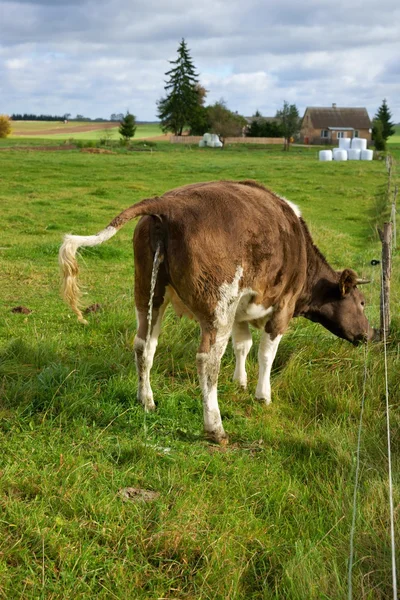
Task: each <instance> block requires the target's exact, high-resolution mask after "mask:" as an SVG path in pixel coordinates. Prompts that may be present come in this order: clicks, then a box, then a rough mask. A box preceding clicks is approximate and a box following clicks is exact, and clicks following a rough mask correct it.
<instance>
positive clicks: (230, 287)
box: [214, 265, 243, 334]
mask: <svg viewBox="0 0 400 600" xmlns="http://www.w3.org/2000/svg"><path fill="white" fill-rule="evenodd" d="M242 276H243V267H242V266H240V265H239V266H238V267H237V269H236V273H235V276H234V278H233V281H232V282H231V283H227V282H224V283H223V284H222V285H221V286H220V288H219V300H218V303H217V306H216V307H215V323H214V324H215V327H216V329H217V330H218V331H221V334H222V333H223V332H225V330H227V329H229V333H230V332H231V329H232V325H233V320H234V317H235V313H236V309H237V305H238V303H239V301H240V298H241V295H242V293H240V292H239V282H240V280H241V278H242Z"/></svg>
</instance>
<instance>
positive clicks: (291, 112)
mask: <svg viewBox="0 0 400 600" xmlns="http://www.w3.org/2000/svg"><path fill="white" fill-rule="evenodd" d="M276 117H277V119H278V120H279V124H280V127H281V130H282V135H283V137H284V138H285V145H284V150H289V148H290V143H291V141H292V138H293V137H294V136H295V135H296V134H297V133H298V132H299V131H300V127H301V121H300V115H299V111H298V110H297V106H296V105H295V104H289V103H288V102H286V100H285V101H284V103H283V108H282V110H278V111H277V113H276Z"/></svg>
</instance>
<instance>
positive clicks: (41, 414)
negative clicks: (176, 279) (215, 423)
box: [0, 141, 400, 600]
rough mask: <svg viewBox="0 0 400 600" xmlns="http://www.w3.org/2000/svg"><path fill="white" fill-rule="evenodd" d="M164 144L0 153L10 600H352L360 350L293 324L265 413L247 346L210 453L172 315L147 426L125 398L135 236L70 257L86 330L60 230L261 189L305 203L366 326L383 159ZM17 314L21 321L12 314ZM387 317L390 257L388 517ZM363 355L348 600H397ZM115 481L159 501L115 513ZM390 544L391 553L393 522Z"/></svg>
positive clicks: (375, 391) (373, 383) (379, 392)
mask: <svg viewBox="0 0 400 600" xmlns="http://www.w3.org/2000/svg"><path fill="white" fill-rule="evenodd" d="M6 144H7V142H6V141H5V142H1V143H0V147H1V146H4V147H6ZM155 150H156V151H154V152H152V153H150V152H149V153H147V152H137V153H132V154H115V155H91V154H82V153H80V152H79V151H69V152H46V153H45V152H25V151H19V152H17V151H4V152H0V203H1V216H2V234H1V241H0V248H1V249H0V257H1V265H2V267H1V270H0V289H1V295H0V313H1V318H0V340H1V341H0V368H1V371H0V372H1V381H0V503H1V516H0V598H4V599H7V600H8V599H12V598H28V599H30V598H32V599H36V598H46V599H58V598H71V599H72V598H74V599H75V598H87V599H91V598H94V597H98V598H104V599H106V598H107V599H108V598H121V599H125V598H135V599H136V598H137V599H139V600H140V599H143V600H144V599H146V600H147V599H157V598H171V599H173V598H174V599H178V598H179V599H181V598H182V599H183V598H186V599H196V600H197V599H201V600H204V599H210V600H214V599H221V600H222V599H229V600H231V599H232V600H233V599H235V600H242V599H247V598H249V599H252V600H256V599H257V600H258V599H263V600H266V599H282V600H300V599H304V600H311V599H315V600H316V599H318V600H319V599H325V600H327V599H330V600H337V599H339V598H346V597H347V560H348V555H349V550H348V546H349V533H350V524H351V506H352V500H353V478H354V464H355V463H354V456H355V448H356V440H357V428H358V419H359V405H360V399H361V395H362V387H363V366H364V351H363V349H362V348H353V347H352V346H350V345H349V344H347V343H346V342H343V341H340V340H338V339H336V338H334V337H333V336H332V335H331V334H329V333H328V332H327V331H325V330H324V329H323V328H322V327H320V326H317V325H314V324H311V323H308V322H305V321H304V320H301V319H299V320H295V321H293V323H292V325H291V327H290V329H289V331H288V333H287V335H286V336H285V337H284V339H283V341H282V342H281V345H280V348H279V351H278V355H277V359H276V363H275V365H274V370H273V376H272V384H273V404H272V405H271V407H269V408H268V409H265V408H264V407H262V406H261V405H260V404H258V403H257V402H256V401H255V400H254V397H253V393H254V389H255V383H256V378H257V346H256V344H255V345H254V346H253V349H252V351H251V353H250V360H249V365H248V374H249V391H248V392H243V391H239V390H238V389H237V388H236V386H235V385H234V384H233V383H232V381H231V378H232V374H233V363H234V358H233V353H232V350H231V348H229V349H228V350H227V352H226V355H225V357H224V359H223V365H222V369H221V374H220V379H219V398H220V408H221V412H222V418H223V422H224V425H225V428H226V430H227V432H228V434H229V437H230V443H229V445H228V446H227V447H226V448H219V447H215V446H212V445H209V444H208V443H207V442H206V441H205V440H204V439H203V437H202V409H201V400H200V391H199V387H198V383H197V375H196V366H195V354H196V351H197V345H198V339H199V336H198V327H197V325H196V324H195V323H192V322H189V321H185V320H182V321H179V320H177V319H176V317H175V316H174V315H173V314H172V313H170V312H169V313H168V314H167V316H166V319H165V323H164V326H163V333H162V335H161V338H160V345H159V348H158V351H157V355H156V360H155V366H154V369H153V373H152V384H153V389H154V392H155V398H156V402H157V411H156V412H155V413H154V414H151V415H145V414H144V413H143V411H142V409H141V408H140V407H139V406H138V405H137V403H136V397H135V396H136V374H135V369H134V364H133V359H132V342H133V337H134V332H135V316H134V314H135V313H134V303H133V293H132V281H133V261H132V254H131V236H132V229H133V227H132V226H131V227H130V226H127V227H126V228H124V229H122V230H121V231H120V232H119V234H118V236H116V237H115V238H113V239H112V240H110V241H109V242H108V243H107V244H106V245H104V246H101V247H99V248H98V249H95V250H87V251H85V252H84V253H83V255H82V257H81V260H80V265H81V275H80V277H81V281H82V283H84V284H85V286H86V290H87V296H86V300H85V301H86V302H87V304H91V303H93V302H99V303H100V304H101V305H102V307H103V310H102V312H99V313H94V314H92V315H91V316H90V317H89V320H90V324H89V326H88V327H82V326H80V325H79V324H78V323H77V321H76V318H75V315H73V314H71V312H70V311H69V310H68V309H67V307H65V306H64V305H63V304H62V302H61V300H60V298H59V294H58V270H57V251H58V247H59V244H60V241H61V239H62V236H63V234H64V233H66V232H73V233H77V234H92V233H95V232H96V231H98V230H99V229H102V228H103V227H104V226H105V225H107V224H108V223H109V222H110V220H111V219H112V218H113V217H114V216H115V215H116V214H117V213H118V212H119V211H120V210H122V209H123V208H125V207H127V206H129V205H130V204H132V203H134V202H136V201H138V200H140V199H141V198H144V197H148V196H153V195H156V194H161V193H163V192H164V191H166V190H168V189H170V188H172V187H175V186H177V185H182V184H185V183H190V182H194V181H206V180H213V179H224V178H229V179H243V178H254V179H257V180H258V181H260V182H262V183H265V184H267V185H268V186H269V187H271V188H272V189H274V190H275V191H277V192H278V193H280V194H282V195H285V196H286V197H287V198H289V199H290V200H292V201H294V202H296V203H297V204H298V205H299V206H300V207H301V209H302V212H303V215H304V217H305V218H306V220H307V222H308V224H309V226H310V228H311V230H312V233H313V236H314V239H315V241H316V242H317V244H318V245H319V247H320V249H321V250H322V251H323V252H324V253H325V254H326V256H327V258H328V259H329V261H330V262H331V264H333V266H335V267H336V268H338V269H339V268H342V267H344V266H352V267H353V268H355V269H356V270H358V272H359V273H360V274H362V275H363V276H366V277H370V278H371V279H372V282H373V283H372V284H371V286H369V287H368V288H366V289H365V292H366V296H367V301H368V304H369V308H368V314H369V316H370V319H371V321H372V322H373V323H374V324H375V325H376V324H377V323H378V320H379V272H378V271H377V270H376V267H375V268H373V267H371V266H370V264H369V263H370V260H371V259H372V258H379V255H380V248H379V243H378V242H377V237H376V230H375V226H376V222H379V223H381V222H382V221H383V220H384V218H385V217H386V207H385V206H384V205H382V193H383V190H384V189H385V186H386V172H385V165H384V162H383V161H374V162H372V163H368V162H365V163H362V162H360V163H355V162H349V163H320V162H318V160H317V152H316V151H315V150H308V149H301V148H299V149H293V151H291V153H289V155H286V154H284V153H282V152H281V150H280V149H276V148H268V149H263V150H259V151H257V152H255V151H251V150H249V149H247V148H243V147H241V148H235V147H233V146H232V147H228V148H227V149H226V150H224V151H222V152H220V151H214V150H212V149H206V150H201V149H198V148H195V147H193V148H188V147H178V146H172V145H170V144H158V145H157V147H156V149H155ZM17 305H24V306H26V307H28V308H30V309H31V310H32V311H33V312H32V313H31V314H29V315H24V314H15V313H12V312H11V309H12V308H13V307H15V306H17ZM398 312H399V284H398V256H397V254H396V255H395V256H394V276H393V280H392V314H393V329H392V337H391V340H390V343H389V346H388V357H389V369H388V372H389V384H390V402H391V405H392V413H391V418H392V444H393V446H392V452H393V474H394V490H395V507H398V504H399V499H400V496H399V439H400V436H399V433H400V431H399V426H400V419H399V412H398V404H399V393H400V384H399V377H398V372H399V367H400V364H399V363H400V359H399V354H398V348H399V341H400V335H399V325H400V321H399V318H398ZM254 337H255V339H257V337H258V336H257V334H256V335H255V336H254ZM367 364H368V378H367V387H366V408H365V417H364V418H365V421H364V432H363V439H362V454H361V467H362V468H361V481H360V491H359V497H358V500H359V504H358V506H359V511H358V516H357V527H356V537H355V559H356V563H355V567H354V577H353V589H354V595H353V597H354V598H357V599H358V598H360V599H361V598H366V599H371V600H372V599H374V600H375V599H379V600H381V599H386V598H391V574H390V538H389V520H388V519H389V505H388V495H387V462H386V445H385V444H386V432H385V411H384V367H383V355H382V347H381V346H380V345H376V346H374V347H371V348H370V349H369V351H368V355H367ZM127 486H133V487H142V488H146V489H151V490H154V491H157V492H159V493H160V495H159V497H158V499H157V500H156V501H154V502H153V503H151V504H132V503H126V502H123V501H122V500H121V499H120V497H119V496H118V490H120V489H121V488H124V487H127ZM396 510H397V509H396ZM396 520H397V522H398V512H396ZM396 535H397V547H399V545H400V539H399V537H398V526H396Z"/></svg>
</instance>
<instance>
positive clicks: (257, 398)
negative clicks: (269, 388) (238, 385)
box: [256, 396, 271, 406]
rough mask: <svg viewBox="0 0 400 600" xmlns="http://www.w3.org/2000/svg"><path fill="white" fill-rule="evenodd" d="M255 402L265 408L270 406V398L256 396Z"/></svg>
mask: <svg viewBox="0 0 400 600" xmlns="http://www.w3.org/2000/svg"><path fill="white" fill-rule="evenodd" d="M256 400H258V402H260V403H261V404H265V406H269V405H270V404H271V398H262V397H261V396H256Z"/></svg>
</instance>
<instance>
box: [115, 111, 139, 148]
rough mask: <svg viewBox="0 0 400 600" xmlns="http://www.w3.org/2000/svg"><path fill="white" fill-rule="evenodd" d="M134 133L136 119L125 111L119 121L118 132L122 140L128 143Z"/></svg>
mask: <svg viewBox="0 0 400 600" xmlns="http://www.w3.org/2000/svg"><path fill="white" fill-rule="evenodd" d="M135 131H136V117H135V115H131V113H130V112H129V111H126V115H125V116H124V117H123V119H122V120H121V121H120V124H119V128H118V132H119V133H120V135H121V136H122V138H123V139H124V140H125V141H126V142H128V141H129V140H130V139H131V138H133V136H134V135H135Z"/></svg>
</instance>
